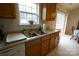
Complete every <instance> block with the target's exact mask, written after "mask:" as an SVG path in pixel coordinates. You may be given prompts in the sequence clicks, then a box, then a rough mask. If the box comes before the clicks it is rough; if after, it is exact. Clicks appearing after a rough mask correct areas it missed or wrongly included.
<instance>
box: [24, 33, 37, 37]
mask: <svg viewBox="0 0 79 59" xmlns="http://www.w3.org/2000/svg"><path fill="white" fill-rule="evenodd" d="M23 34H24V35H25V36H26V37H28V38H30V37H34V36H38V34H37V33H23Z"/></svg>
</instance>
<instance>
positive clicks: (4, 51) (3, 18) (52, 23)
mask: <svg viewBox="0 0 79 59" xmlns="http://www.w3.org/2000/svg"><path fill="white" fill-rule="evenodd" d="M78 6H79V3H22V2H21V3H0V56H48V55H49V56H51V55H52V56H54V55H55V56H60V55H61V56H63V55H65V56H66V55H70V56H71V55H76V56H77V55H79V54H78V50H79V48H78V47H79V46H78V43H77V41H78V40H75V41H74V40H73V39H72V40H70V38H71V36H73V31H72V27H75V28H79V23H78V22H79V7H78ZM63 15H64V16H63ZM57 17H58V18H57ZM57 19H58V20H57ZM74 19H75V20H74ZM61 20H63V21H61ZM57 23H58V24H57ZM62 23H63V24H64V25H61V24H62ZM56 26H58V27H56ZM61 28H62V29H61ZM73 47H74V48H73ZM63 48H64V49H63ZM72 48H73V49H72ZM74 51H75V52H74Z"/></svg>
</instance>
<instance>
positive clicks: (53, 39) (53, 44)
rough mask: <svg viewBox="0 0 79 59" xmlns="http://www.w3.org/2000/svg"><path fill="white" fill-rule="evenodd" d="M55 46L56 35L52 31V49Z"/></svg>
mask: <svg viewBox="0 0 79 59" xmlns="http://www.w3.org/2000/svg"><path fill="white" fill-rule="evenodd" d="M54 48H55V35H54V33H52V34H51V39H50V50H53V49H54Z"/></svg>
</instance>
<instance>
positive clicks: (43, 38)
mask: <svg viewBox="0 0 79 59" xmlns="http://www.w3.org/2000/svg"><path fill="white" fill-rule="evenodd" d="M48 39H50V35H47V36H43V37H42V40H41V41H45V40H48Z"/></svg>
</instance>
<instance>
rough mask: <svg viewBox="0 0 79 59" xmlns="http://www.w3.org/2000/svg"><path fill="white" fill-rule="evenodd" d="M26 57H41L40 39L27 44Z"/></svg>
mask: <svg viewBox="0 0 79 59" xmlns="http://www.w3.org/2000/svg"><path fill="white" fill-rule="evenodd" d="M25 47H26V56H39V55H40V48H41V45H40V38H37V39H34V40H31V41H28V42H26V43H25Z"/></svg>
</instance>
